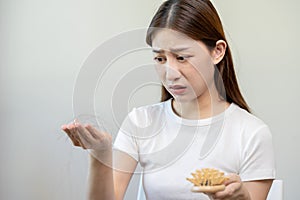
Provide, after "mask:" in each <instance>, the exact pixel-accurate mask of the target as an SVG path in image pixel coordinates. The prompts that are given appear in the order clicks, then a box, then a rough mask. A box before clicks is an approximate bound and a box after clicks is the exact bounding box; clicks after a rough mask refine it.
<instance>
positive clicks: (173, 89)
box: [152, 29, 215, 102]
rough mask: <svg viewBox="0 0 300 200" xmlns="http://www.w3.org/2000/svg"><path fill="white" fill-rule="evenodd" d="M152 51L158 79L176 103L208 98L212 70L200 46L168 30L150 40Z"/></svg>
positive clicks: (161, 31)
mask: <svg viewBox="0 0 300 200" xmlns="http://www.w3.org/2000/svg"><path fill="white" fill-rule="evenodd" d="M152 48H153V53H154V60H155V61H156V70H157V72H158V75H159V77H160V79H161V81H162V83H163V85H164V87H165V88H166V89H167V90H168V91H169V92H170V94H172V96H173V97H174V98H175V99H176V100H178V101H181V102H186V101H191V100H195V99H197V98H199V97H201V96H203V95H208V96H209V89H210V88H214V87H212V86H213V85H214V71H215V70H214V64H213V61H212V57H211V53H210V51H209V50H208V49H207V47H206V46H205V45H204V43H203V42H201V41H195V40H193V39H191V38H189V37H187V36H185V35H183V34H181V33H179V32H177V31H174V30H171V29H160V30H158V31H156V33H155V34H154V36H153V40H152Z"/></svg>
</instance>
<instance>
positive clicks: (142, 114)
mask: <svg viewBox="0 0 300 200" xmlns="http://www.w3.org/2000/svg"><path fill="white" fill-rule="evenodd" d="M168 104H170V101H164V102H160V103H156V104H150V105H145V106H140V107H136V108H133V109H132V111H131V112H130V113H129V114H128V118H129V119H130V121H131V122H132V123H134V124H135V125H138V126H147V125H149V124H150V123H152V122H153V120H157V119H159V118H161V117H162V116H165V115H164V113H165V110H166V107H167V106H168Z"/></svg>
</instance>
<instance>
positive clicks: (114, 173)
mask: <svg viewBox="0 0 300 200" xmlns="http://www.w3.org/2000/svg"><path fill="white" fill-rule="evenodd" d="M121 155H122V158H121V159H117V158H116V159H114V160H116V162H118V166H114V169H113V168H112V167H111V165H110V166H108V165H107V164H103V162H100V161H98V160H97V159H96V158H95V157H94V156H92V155H91V156H90V173H89V191H88V199H89V200H97V199H107V200H111V199H115V200H122V199H123V198H124V195H125V192H126V190H127V187H128V184H129V182H130V179H131V177H132V174H133V172H134V170H135V168H136V165H137V161H136V160H134V159H133V158H131V157H130V156H128V155H127V154H125V153H121V152H114V157H115V156H116V157H118V158H120V156H121ZM107 156H110V158H112V153H111V152H108V153H107ZM121 162H122V163H123V164H121ZM104 163H105V162H104Z"/></svg>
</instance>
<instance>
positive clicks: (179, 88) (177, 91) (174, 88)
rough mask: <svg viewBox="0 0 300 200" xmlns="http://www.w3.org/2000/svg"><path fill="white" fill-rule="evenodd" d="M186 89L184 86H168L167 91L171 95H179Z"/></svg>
mask: <svg viewBox="0 0 300 200" xmlns="http://www.w3.org/2000/svg"><path fill="white" fill-rule="evenodd" d="M186 89H187V87H186V86H184V85H170V86H169V90H170V92H171V93H172V94H175V95H181V94H183V93H185V91H186Z"/></svg>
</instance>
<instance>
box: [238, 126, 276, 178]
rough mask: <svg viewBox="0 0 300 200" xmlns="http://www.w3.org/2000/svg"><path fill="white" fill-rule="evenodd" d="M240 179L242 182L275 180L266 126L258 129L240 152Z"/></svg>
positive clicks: (268, 132) (269, 134) (270, 143)
mask: <svg viewBox="0 0 300 200" xmlns="http://www.w3.org/2000/svg"><path fill="white" fill-rule="evenodd" d="M240 177H241V179H242V180H243V181H251V180H263V179H275V159H274V149H273V142H272V135H271V132H270V130H269V128H268V126H266V125H265V126H262V127H260V128H258V129H257V130H256V131H255V132H254V133H253V134H251V136H250V137H249V138H248V141H247V142H246V144H245V147H244V148H243V151H242V163H241V170H240Z"/></svg>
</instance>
